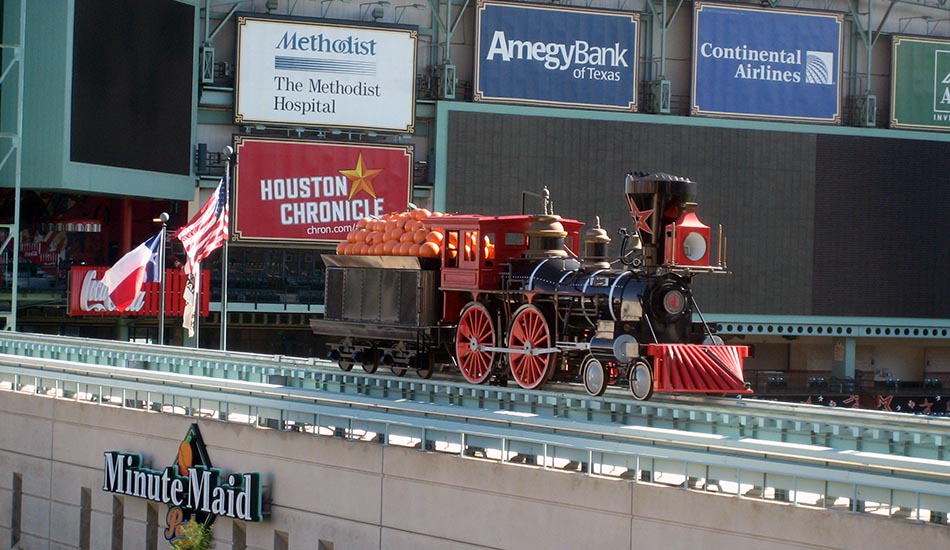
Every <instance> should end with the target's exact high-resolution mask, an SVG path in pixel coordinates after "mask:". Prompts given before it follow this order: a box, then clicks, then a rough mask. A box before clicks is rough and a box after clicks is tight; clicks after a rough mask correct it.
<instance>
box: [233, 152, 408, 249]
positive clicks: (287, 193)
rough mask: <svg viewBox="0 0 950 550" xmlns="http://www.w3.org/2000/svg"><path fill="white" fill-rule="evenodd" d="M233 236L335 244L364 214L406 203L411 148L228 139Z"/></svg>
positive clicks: (402, 207)
mask: <svg viewBox="0 0 950 550" xmlns="http://www.w3.org/2000/svg"><path fill="white" fill-rule="evenodd" d="M234 150H235V152H236V153H237V162H236V163H235V168H234V172H235V173H234V185H233V193H234V210H233V211H232V212H233V213H234V221H233V224H234V227H233V232H232V234H233V236H234V238H235V239H237V240H243V241H269V242H308V243H334V244H335V243H337V242H339V241H342V240H346V235H347V233H349V232H350V231H351V230H353V229H355V228H356V222H358V221H359V220H361V219H362V218H364V217H367V216H382V215H384V214H388V213H390V212H400V211H404V210H406V208H407V207H408V206H409V197H410V192H411V186H412V147H411V146H408V145H407V146H398V145H364V144H336V143H327V142H314V141H299V140H289V139H277V138H252V137H244V136H238V137H236V138H235V147H234Z"/></svg>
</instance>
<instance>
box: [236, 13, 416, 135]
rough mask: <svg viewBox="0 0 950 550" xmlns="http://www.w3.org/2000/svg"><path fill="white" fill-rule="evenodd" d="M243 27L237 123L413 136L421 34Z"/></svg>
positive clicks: (253, 21)
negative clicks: (418, 50)
mask: <svg viewBox="0 0 950 550" xmlns="http://www.w3.org/2000/svg"><path fill="white" fill-rule="evenodd" d="M237 21H238V23H237V81H236V90H235V107H234V118H235V121H236V122H238V123H241V124H265V125H267V124H275V125H282V126H294V127H320V128H337V127H341V128H345V127H352V128H362V129H367V130H383V131H394V132H412V131H413V126H414V120H415V90H416V87H415V79H416V70H415V67H416V39H417V33H416V31H415V30H413V29H408V28H404V27H395V28H391V27H384V26H372V27H369V26H353V25H342V24H331V23H326V22H312V21H302V20H287V19H272V18H267V17H263V16H251V15H242V16H239V17H238V20H237Z"/></svg>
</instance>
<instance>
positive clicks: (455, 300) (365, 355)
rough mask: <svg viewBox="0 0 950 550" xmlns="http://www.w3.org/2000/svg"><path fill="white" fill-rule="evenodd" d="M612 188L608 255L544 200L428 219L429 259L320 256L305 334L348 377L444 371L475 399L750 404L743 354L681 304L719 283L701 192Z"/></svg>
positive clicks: (677, 180) (602, 241)
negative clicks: (696, 289) (321, 268)
mask: <svg viewBox="0 0 950 550" xmlns="http://www.w3.org/2000/svg"><path fill="white" fill-rule="evenodd" d="M624 185H625V193H624V195H625V197H626V200H627V205H628V207H629V209H630V214H631V217H632V220H633V223H634V227H633V229H632V230H631V231H629V232H628V231H626V230H623V231H621V234H622V242H621V244H620V252H619V254H618V255H617V256H611V255H610V254H609V245H610V243H611V239H610V237H609V236H608V234H607V232H606V231H605V230H604V229H602V228H601V227H600V223H599V220H598V221H596V222H595V223H594V226H593V227H592V228H590V229H589V230H587V231H585V232H583V233H582V228H583V223H581V222H579V221H577V220H572V219H566V218H561V217H560V216H557V215H556V214H554V212H553V209H552V208H551V203H550V201H549V200H547V195H546V194H545V201H544V207H543V212H542V213H540V214H535V215H512V216H482V215H459V214H454V215H446V216H440V217H436V218H429V219H428V220H426V222H427V223H428V224H429V225H430V226H432V227H437V228H438V231H439V232H440V233H439V235H441V236H442V237H441V238H444V241H443V242H444V244H443V246H442V247H441V248H440V249H439V252H438V254H437V256H436V257H433V258H424V257H405V256H392V255H384V254H373V253H370V254H363V253H362V252H363V249H359V252H358V253H356V254H348V255H340V254H337V255H329V256H325V262H326V264H327V278H326V281H327V282H326V284H327V287H326V313H325V315H324V318H323V319H313V320H311V328H312V329H313V331H314V333H315V334H318V335H321V336H323V337H325V338H326V339H327V345H328V347H329V349H330V358H331V359H333V360H335V361H337V362H338V363H339V365H340V366H341V368H343V369H344V370H349V369H350V368H352V366H353V365H354V364H361V365H362V367H363V368H364V370H366V371H367V372H374V371H375V370H376V369H377V367H378V366H379V365H385V366H388V367H389V368H390V369H391V370H392V372H393V373H395V374H397V375H400V376H401V375H403V374H405V373H406V372H407V371H408V370H410V369H413V370H416V372H417V373H418V374H419V375H420V376H423V377H428V376H430V375H431V374H432V371H433V370H434V368H435V366H436V365H437V364H438V363H450V364H454V365H455V366H456V367H457V368H458V370H459V372H460V373H461V375H462V376H463V377H464V378H465V380H467V381H468V382H470V383H473V384H482V383H486V382H490V381H491V382H493V383H504V382H506V381H507V380H509V379H512V380H514V381H515V382H516V383H517V384H518V385H519V386H521V387H523V388H526V389H536V388H541V387H542V386H544V385H545V384H546V383H547V382H549V381H551V380H563V381H576V380H579V381H582V382H583V384H584V387H585V389H586V390H587V391H588V392H589V393H590V394H592V395H602V394H603V393H604V392H605V391H606V389H607V387H608V386H609V385H611V384H620V385H624V386H627V387H628V388H629V390H630V392H631V393H632V395H633V397H634V398H636V399H639V400H645V399H649V398H650V397H651V396H652V395H653V394H654V392H667V393H714V394H741V393H748V392H749V391H750V390H749V386H748V384H746V383H745V381H744V379H743V370H742V367H743V360H744V358H745V357H746V356H747V355H748V351H749V350H748V348H747V347H745V346H731V345H724V344H723V342H722V340H721V339H720V338H718V337H717V336H715V335H714V334H713V333H712V331H711V330H710V329H709V327H708V326H706V324H705V323H704V322H703V321H702V319H701V314H700V312H699V310H698V308H697V307H696V302H695V299H694V297H693V295H692V292H691V282H692V278H693V277H694V276H696V275H699V274H705V273H713V274H715V273H719V274H721V273H725V272H726V268H725V254H726V249H725V245H724V243H725V240H724V238H723V237H722V234H721V230H720V231H719V232H718V235H717V237H718V238H717V246H716V247H715V248H716V250H717V261H716V262H715V263H713V262H712V261H711V256H712V251H713V246H712V244H713V241H712V232H711V230H710V228H709V227H708V226H706V225H705V224H703V223H702V222H701V221H700V220H699V218H698V216H697V214H696V203H695V202H694V200H695V191H696V186H697V184H696V183H695V182H693V181H691V180H689V179H687V178H682V177H677V176H672V175H669V174H663V173H659V174H649V175H648V174H628V175H627V176H626V180H625V184H624ZM376 250H377V251H378V250H379V249H378V248H377V249H376ZM694 314H696V315H697V316H698V317H700V319H699V320H698V322H697V321H696V320H695V319H694Z"/></svg>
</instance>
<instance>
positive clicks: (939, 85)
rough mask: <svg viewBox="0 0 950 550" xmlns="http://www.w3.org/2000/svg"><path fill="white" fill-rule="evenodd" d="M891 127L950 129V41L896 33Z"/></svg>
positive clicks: (893, 46) (892, 76)
mask: <svg viewBox="0 0 950 550" xmlns="http://www.w3.org/2000/svg"><path fill="white" fill-rule="evenodd" d="M891 49H892V52H891V128H913V129H920V130H950V41H948V40H938V39H934V38H909V37H906V36H895V37H894V39H893V42H892V43H891Z"/></svg>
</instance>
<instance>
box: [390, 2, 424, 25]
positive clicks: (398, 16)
mask: <svg viewBox="0 0 950 550" xmlns="http://www.w3.org/2000/svg"><path fill="white" fill-rule="evenodd" d="M409 8H415V9H417V10H419V11H425V9H426V7H425V4H407V5H405V6H396V21H395V22H396V23H398V22H399V20H400V19H402V15H403V14H404V13H406V10H407V9H409Z"/></svg>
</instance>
